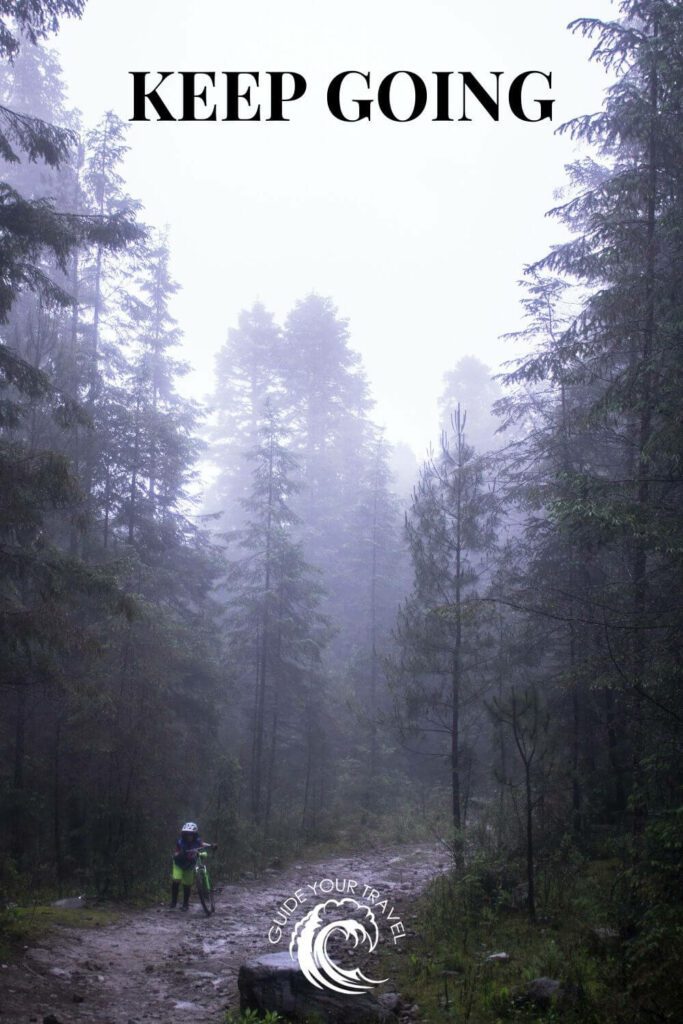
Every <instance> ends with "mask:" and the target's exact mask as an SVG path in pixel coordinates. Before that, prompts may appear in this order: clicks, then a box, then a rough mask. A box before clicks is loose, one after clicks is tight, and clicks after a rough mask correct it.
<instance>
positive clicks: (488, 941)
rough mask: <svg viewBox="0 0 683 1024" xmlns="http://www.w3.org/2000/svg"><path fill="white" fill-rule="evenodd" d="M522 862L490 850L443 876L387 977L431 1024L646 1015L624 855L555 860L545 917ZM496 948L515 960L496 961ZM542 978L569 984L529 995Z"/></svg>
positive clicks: (546, 1023) (544, 889)
mask: <svg viewBox="0 0 683 1024" xmlns="http://www.w3.org/2000/svg"><path fill="white" fill-rule="evenodd" d="M519 868H520V865H514V864H509V863H508V864H505V863H495V862H494V861H492V860H490V859H489V860H485V859H483V858H482V859H478V860H477V859H475V860H474V861H473V862H471V863H470V864H469V865H468V866H467V867H466V868H465V869H464V870H463V871H462V872H461V873H459V874H457V875H456V873H451V874H449V875H444V876H442V877H439V878H437V879H435V880H434V882H433V883H432V884H431V886H430V887H429V888H428V889H427V891H426V892H425V893H424V894H423V895H422V897H421V898H420V899H418V900H417V901H416V902H415V903H414V904H413V906H412V908H411V910H412V913H411V911H410V910H409V911H408V913H407V914H406V917H407V918H408V921H409V922H410V924H409V929H408V931H409V934H408V935H407V936H406V938H405V939H403V940H401V943H400V944H397V946H398V949H397V948H394V949H391V950H389V949H388V948H387V946H385V951H384V953H383V958H384V962H383V964H382V975H383V976H384V977H390V978H391V980H392V981H393V982H394V983H395V985H396V988H397V989H398V991H399V992H400V993H401V996H402V998H403V999H404V1000H406V1001H407V1002H409V1003H411V1004H412V1003H417V1004H418V1006H419V1008H420V1019H421V1020H422V1021H428V1022H431V1024H450V1022H457V1024H508V1022H518V1024H531V1022H543V1024H554V1022H558V1024H560V1022H562V1024H623V1022H626V1021H628V1022H629V1024H635V1022H640V1021H641V1020H642V1021H644V1020H645V1019H646V1015H639V1014H641V1013H642V1010H643V1007H642V1005H641V1006H638V1005H637V1003H634V1002H633V998H632V996H633V992H632V989H631V988H630V987H629V984H630V983H629V955H630V954H629V945H628V942H624V940H623V939H622V938H621V934H623V932H621V933H620V931H619V924H620V923H619V921H618V919H617V918H618V906H617V900H616V897H615V893H617V894H618V892H619V886H620V878H621V874H622V872H621V865H620V863H619V862H618V861H617V860H616V859H603V860H597V861H592V862H581V861H580V860H579V859H576V860H575V861H574V863H572V864H570V865H567V864H566V863H565V865H564V866H560V865H557V864H556V865H554V866H553V868H552V870H550V871H548V873H547V876H546V877H544V876H541V877H540V878H539V890H540V893H541V896H542V900H541V899H539V907H538V910H537V916H536V920H535V921H530V919H529V915H528V912H527V908H526V902H525V900H526V893H525V889H524V886H523V885H522V884H521V883H520V878H521V877H522V873H521V871H520V870H519ZM411 918H412V920H411ZM494 954H507V956H508V957H509V959H503V958H501V959H498V960H492V959H488V958H489V957H491V956H493V955H494ZM537 978H551V979H555V980H557V981H559V982H560V983H561V986H562V990H561V992H560V994H559V998H558V996H557V995H555V996H554V997H553V998H552V1000H550V1002H549V1004H548V1005H547V1006H545V1007H541V1006H538V1005H536V1004H533V1003H531V1002H529V1001H528V999H527V998H526V989H527V986H528V984H529V982H531V981H532V980H534V979H537ZM658 1019H659V1020H661V1021H665V1020H666V1021H668V1020H673V1019H674V1018H673V1017H669V1016H667V1015H666V1013H664V1014H662V1015H661V1016H660V1017H659V1018H658Z"/></svg>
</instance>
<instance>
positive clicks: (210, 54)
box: [57, 0, 614, 457]
mask: <svg viewBox="0 0 683 1024" xmlns="http://www.w3.org/2000/svg"><path fill="white" fill-rule="evenodd" d="M613 10H614V8H613V5H612V4H611V3H610V2H609V0H597V2H591V4H590V14H591V15H592V16H596V17H597V16H600V15H609V14H611V13H613ZM585 13H586V4H584V3H582V2H580V0H559V2H553V3H552V4H549V3H547V0H525V2H524V3H522V4H511V3H509V2H508V0H486V2H484V3H479V4H464V3H448V2H438V0H437V2H434V0H430V2H426V3H424V4H420V5H419V6H418V5H416V4H413V3H406V2H398V3H397V2H394V0H376V2H373V3H372V4H367V3H361V2H356V0H353V2H350V3H346V4H344V5H343V8H342V7H341V6H340V7H337V8H336V9H335V8H331V7H330V5H329V4H321V3H313V2H301V0H295V2H293V3H288V4H286V5H285V4H282V3H280V2H278V0H267V2H259V3H253V4H229V3H222V2H218V0H215V2H211V0H203V2H202V3H199V4H196V3H195V4H191V5H190V4H187V3H185V2H183V0H156V2H155V0H145V2H144V3H142V4H141V3H139V2H137V0H120V2H118V3H117V4H116V5H112V4H110V3H108V2H107V0H91V2H90V3H89V4H88V6H87V7H86V11H85V14H84V16H83V19H82V20H81V21H80V22H67V23H64V25H63V27H62V30H61V32H60V36H59V39H58V43H57V45H58V49H59V52H60V53H61V54H62V57H63V63H64V66H65V76H66V81H67V83H68V86H69V93H70V98H71V101H72V102H73V103H74V104H75V105H76V106H78V107H79V108H81V110H82V111H83V113H84V116H85V119H86V122H87V123H89V124H93V123H94V122H95V121H96V120H97V118H98V117H99V116H100V114H101V112H102V111H103V110H105V109H112V110H114V111H115V112H116V113H117V114H118V115H119V116H120V117H121V118H123V119H125V120H127V119H128V118H129V117H130V116H131V114H132V88H131V79H130V77H129V74H128V73H129V72H130V71H132V70H149V71H156V70H181V69H193V70H209V71H216V72H219V71H222V70H260V71H261V72H264V71H266V70H268V69H279V70H293V71H298V72H300V73H301V74H303V75H304V76H305V77H306V79H307V82H308V91H307V93H306V95H305V97H304V98H303V99H302V100H301V101H298V102H297V104H296V105H294V106H295V107H296V109H294V110H293V111H292V113H291V122H290V123H286V124H274V123H265V122H263V121H262V122H260V123H245V124H221V123H220V122H219V123H215V124H159V123H147V124H133V125H132V126H131V131H130V135H129V139H130V145H131V152H130V154H129V156H128V158H127V160H126V164H125V174H126V179H127V181H128V183H129V187H130V190H131V192H132V193H133V194H134V195H136V196H138V197H139V198H140V199H141V200H142V202H143V203H144V206H145V210H146V216H147V217H148V218H149V219H150V220H151V221H152V222H153V223H155V224H169V225H170V227H171V243H172V253H173V255H172V269H173V272H174V274H175V276H176V278H178V280H180V281H181V282H182V292H181V294H180V295H179V296H178V297H177V299H176V300H175V309H176V314H177V316H178V319H179V321H180V324H181V327H182V328H183V330H184V331H185V349H186V352H187V356H188V358H189V359H190V360H191V362H192V364H193V366H194V368H195V369H194V373H193V375H192V378H191V381H190V390H191V393H192V394H194V395H196V396H198V397H203V396H204V395H205V394H206V393H207V392H209V391H210V390H211V374H212V367H213V357H214V354H215V353H216V351H217V349H218V348H219V346H220V345H221V344H222V343H223V341H224V340H225V336H226V330H227V328H228V326H234V325H235V323H236V320H237V316H238V313H239V310H240V309H242V308H243V307H245V306H248V305H250V304H251V303H252V302H253V301H254V300H255V299H259V300H260V301H262V302H263V303H264V304H265V305H266V306H267V307H268V308H269V309H272V310H273V311H274V312H275V314H276V315H277V316H278V317H279V318H282V317H284V315H285V314H286V312H287V311H288V310H289V309H290V308H291V307H292V305H293V304H294V302H295V301H296V300H297V299H299V298H301V297H303V296H304V295H306V294H307V293H308V292H309V291H311V290H314V291H317V292H318V293H319V294H321V295H329V296H331V297H332V298H333V299H334V301H335V303H336V304H337V306H338V309H339V312H340V314H341V315H342V316H344V317H348V318H349V319H350V322H351V331H352V344H353V346H354V347H355V348H356V349H357V350H358V351H359V352H360V353H361V355H362V358H363V362H364V365H365V367H366V369H367V372H368V375H369V378H370V381H371V383H372V388H373V393H374V395H375V398H376V400H377V413H376V418H377V419H378V420H379V421H381V422H383V423H384V424H385V425H386V428H387V431H388V435H389V437H390V438H391V439H392V440H394V441H399V440H400V441H404V442H407V443H409V444H410V445H411V446H412V448H413V449H414V451H415V452H416V454H417V455H418V457H421V456H422V454H423V453H424V450H425V449H426V447H427V445H428V443H429V442H430V440H433V438H434V435H435V432H436V431H437V425H438V417H437V408H436V403H437V397H438V395H439V394H440V392H441V388H442V381H441V378H442V375H443V374H444V373H445V372H446V371H448V370H450V369H452V368H453V366H454V365H455V364H456V363H457V361H458V360H459V358H460V357H461V356H463V355H467V354H476V355H477V356H479V358H481V359H483V360H484V361H485V362H486V363H488V364H490V365H491V366H493V367H496V366H498V364H499V363H500V362H501V361H504V360H506V359H508V358H511V357H512V356H513V355H514V354H515V353H514V350H511V348H510V346H509V345H508V346H504V345H502V344H501V343H500V342H499V340H498V339H499V337H500V335H501V334H503V333H506V332H508V331H512V330H514V329H515V328H516V327H517V326H518V324H519V316H520V314H519V306H518V299H519V294H518V290H517V287H516V281H517V279H518V278H519V277H520V276H521V274H522V270H523V267H524V266H525V264H527V263H529V262H533V261H534V260H535V259H537V258H539V257H540V256H541V255H542V254H543V252H544V251H545V249H546V248H547V246H548V245H549V244H551V243H552V242H554V241H557V240H558V239H560V238H561V237H562V229H561V228H560V227H559V226H558V225H557V224H554V223H552V222H549V221H547V220H544V214H545V212H546V210H548V209H549V208H550V207H551V206H552V205H553V203H554V192H555V190H556V189H558V188H560V187H561V186H562V184H563V166H564V164H565V163H566V162H568V161H569V160H570V159H571V158H572V156H573V155H574V154H575V149H574V147H573V146H572V143H571V141H570V140H569V139H567V138H561V137H558V136H557V135H556V134H554V131H555V129H556V128H557V127H558V126H559V125H560V124H561V123H563V122H564V121H566V120H568V119H570V118H572V117H574V116H576V115H578V114H581V113H585V112H587V111H592V110H597V109H598V108H599V106H600V104H601V100H602V91H603V89H604V87H605V84H606V77H605V72H604V71H603V70H602V69H601V68H599V67H597V66H595V65H590V64H589V63H588V62H587V56H588V53H589V52H590V44H589V43H588V42H587V41H585V40H582V39H581V38H580V37H578V36H573V35H572V34H571V33H569V32H568V31H567V30H566V26H567V24H568V23H569V22H570V21H571V20H572V19H573V18H576V17H579V16H581V15H583V14H585ZM345 69H359V70H362V71H364V72H366V71H370V72H371V74H372V79H373V83H374V84H375V87H376V83H378V82H379V81H380V79H381V77H382V76H383V75H385V74H387V73H389V72H390V71H394V70H396V69H408V70H412V71H415V72H417V73H419V74H421V75H422V76H423V77H424V78H425V80H428V79H429V77H430V73H431V72H432V71H435V70H452V71H454V72H455V71H459V70H471V71H472V72H473V73H475V74H479V75H481V77H482V82H483V83H485V84H488V83H489V79H488V72H489V71H492V70H496V71H502V72H503V74H504V78H503V81H507V82H509V81H510V79H511V76H513V75H515V74H518V73H520V72H521V71H524V70H527V69H540V70H543V71H545V72H552V74H553V89H552V95H553V97H554V98H555V100H556V102H555V107H554V115H553V121H552V123H550V122H544V123H542V124H523V123H521V122H519V121H515V120H514V119H513V118H512V117H510V115H509V111H508V114H507V116H505V115H503V116H502V117H501V121H500V122H499V123H495V122H493V121H491V119H490V118H489V117H488V115H486V114H485V112H484V111H483V110H479V111H478V112H477V114H478V115H479V116H477V115H474V114H473V119H472V123H470V124H462V123H457V122H456V123H453V124H451V123H443V124H439V123H433V122H432V121H431V120H427V119H425V118H421V119H419V120H417V121H415V122H413V123H408V124H392V123H389V122H387V121H386V120H384V119H381V118H379V117H377V116H375V117H374V118H373V119H372V120H371V121H370V122H364V123H360V124H344V123H341V122H337V121H335V120H334V118H333V117H332V116H331V115H330V113H329V111H328V109H327V106H326V103H325V93H326V88H327V84H328V83H329V81H330V79H331V78H332V76H333V75H335V74H337V73H338V72H339V71H342V70H345ZM476 106H477V104H476V102H475V103H473V107H476Z"/></svg>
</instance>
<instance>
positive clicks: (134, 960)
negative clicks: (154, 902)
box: [0, 844, 447, 1024]
mask: <svg viewBox="0 0 683 1024" xmlns="http://www.w3.org/2000/svg"><path fill="white" fill-rule="evenodd" d="M446 860H447V857H446V856H445V854H444V850H443V848H442V849H438V848H435V847H433V846H429V845H426V844H422V845H410V846H405V847H395V848H391V849H383V850H375V851H371V852H367V853H363V854H357V855H354V856H346V857H332V858H329V859H327V860H321V861H316V862H306V863H299V864H296V865H292V866H289V867H287V868H284V869H283V870H281V871H269V872H267V873H266V874H265V875H263V876H262V877H261V878H258V879H255V880H250V881H243V882H238V883H235V884H231V885H224V886H222V887H220V886H219V892H218V894H217V901H216V902H217V906H216V913H215V915H214V916H213V917H211V918H207V917H206V916H205V915H204V913H203V912H202V910H201V907H200V906H199V903H198V901H197V898H196V896H194V895H193V899H192V905H191V907H190V911H189V913H187V914H184V913H182V912H181V911H179V910H176V911H169V910H167V909H166V908H161V907H159V908H157V909H152V910H147V911H135V912H127V913H124V914H123V915H122V916H121V918H120V919H119V920H118V921H117V923H116V924H111V925H106V926H104V927H101V928H95V929H77V928H60V929H58V930H56V931H55V932H54V933H52V934H51V935H50V937H49V938H48V939H46V940H45V942H44V943H43V944H41V945H39V946H36V947H35V948H33V949H30V950H28V951H27V952H26V954H25V955H24V957H23V958H22V959H21V960H19V961H18V962H15V963H14V964H9V965H3V967H2V968H0V1024H44V1022H46V1024H57V1022H58V1024H79V1022H86V1021H89V1022H93V1021H97V1022H98V1024H151V1022H162V1021H163V1022H164V1024H173V1021H178V1022H180V1021H183V1020H184V1019H185V1020H192V1022H193V1024H204V1022H207V1024H208V1022H211V1024H222V1021H223V1012H224V1011H225V1009H227V1008H230V1007H235V1008H236V1007H237V1006H238V993H237V972H238V970H239V967H240V965H241V964H242V963H243V962H244V961H245V960H246V959H248V958H249V957H252V956H256V955H258V954H260V953H265V952H272V951H273V949H274V947H273V946H272V945H269V943H268V938H267V936H268V930H269V928H270V926H271V923H272V919H273V917H274V915H275V914H276V912H277V910H278V908H279V907H280V906H281V905H282V903H283V901H284V900H285V899H287V898H288V897H291V895H292V893H293V892H294V891H295V890H297V889H300V887H301V886H305V885H306V884H312V883H314V882H316V881H319V880H321V879H327V878H330V879H354V880H357V881H358V882H359V883H360V884H361V885H368V886H371V887H372V888H374V889H376V890H378V891H379V892H380V893H381V898H384V897H385V896H387V897H389V899H390V902H391V903H392V904H393V905H394V906H395V907H396V909H397V912H398V913H403V915H404V922H405V926H406V931H407V932H408V934H407V937H406V940H405V941H406V942H409V941H410V928H411V912H410V908H409V903H410V900H411V898H412V897H413V896H414V895H415V894H416V893H418V892H419V891H420V889H421V888H422V887H423V886H424V885H425V883H426V882H427V881H428V879H429V878H430V877H433V876H434V875H435V874H438V873H439V872H440V871H441V870H443V869H444V868H445V867H446ZM277 948H278V950H280V949H283V948H284V949H286V945H284V944H282V945H281V946H279V947H277ZM404 948H407V947H404Z"/></svg>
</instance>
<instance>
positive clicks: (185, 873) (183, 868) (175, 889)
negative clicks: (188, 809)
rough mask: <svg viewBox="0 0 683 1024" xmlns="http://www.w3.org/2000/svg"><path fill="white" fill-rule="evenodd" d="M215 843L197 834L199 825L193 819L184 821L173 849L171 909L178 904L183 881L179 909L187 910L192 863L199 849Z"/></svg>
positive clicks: (213, 845) (207, 847) (206, 848)
mask: <svg viewBox="0 0 683 1024" xmlns="http://www.w3.org/2000/svg"><path fill="white" fill-rule="evenodd" d="M215 847H216V844H215V843H205V842H204V841H203V840H202V839H201V838H200V836H199V826H198V825H197V824H196V823H195V822H194V821H188V822H186V823H185V824H184V825H183V827H182V829H181V831H180V835H179V836H178V839H177V840H176V844H175V850H174V851H173V873H172V875H171V878H172V882H171V906H170V909H171V910H175V908H176V907H177V906H178V893H179V892H180V883H181V882H182V883H183V905H182V907H181V908H180V909H181V910H188V909H189V906H190V891H191V889H192V878H193V872H194V864H195V861H196V859H197V854H198V853H199V851H200V850H210V849H215Z"/></svg>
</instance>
